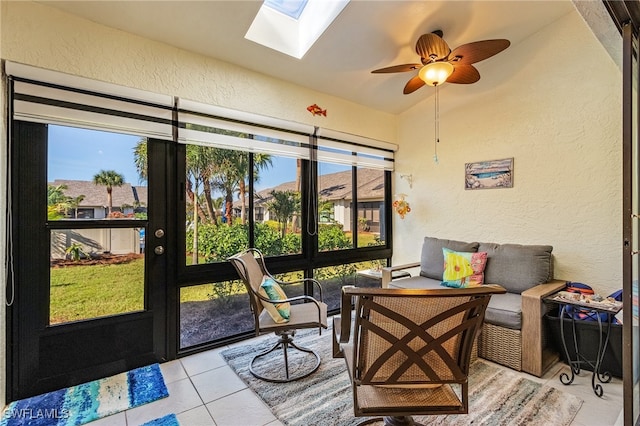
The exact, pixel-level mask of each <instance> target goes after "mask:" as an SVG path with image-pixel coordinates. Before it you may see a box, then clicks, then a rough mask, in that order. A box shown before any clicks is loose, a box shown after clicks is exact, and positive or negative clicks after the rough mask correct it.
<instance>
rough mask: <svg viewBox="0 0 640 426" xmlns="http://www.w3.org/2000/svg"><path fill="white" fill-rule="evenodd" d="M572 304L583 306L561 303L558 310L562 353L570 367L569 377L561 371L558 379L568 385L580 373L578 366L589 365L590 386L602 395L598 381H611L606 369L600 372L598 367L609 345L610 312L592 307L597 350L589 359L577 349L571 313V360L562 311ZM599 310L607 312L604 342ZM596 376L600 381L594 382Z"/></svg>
mask: <svg viewBox="0 0 640 426" xmlns="http://www.w3.org/2000/svg"><path fill="white" fill-rule="evenodd" d="M569 305H571V306H573V307H574V308H580V307H582V308H584V307H583V306H578V305H573V304H570V303H569V304H563V305H562V309H561V310H560V337H561V340H562V347H563V349H564V353H565V355H566V358H567V360H568V362H569V366H570V367H571V377H569V375H568V374H567V373H562V374H561V375H560V381H561V382H562V384H564V385H570V384H571V383H573V380H574V378H575V376H576V375H578V374H580V367H581V366H582V365H583V364H586V365H589V366H590V367H591V368H592V369H593V374H592V376H591V388H592V389H593V392H594V393H595V394H596V395H597V396H598V397H602V394H603V393H604V391H603V389H602V385H601V384H600V383H609V382H610V381H611V373H609V372H608V371H604V372H600V367H601V366H602V360H603V358H604V354H605V351H606V350H607V346H608V345H609V334H610V333H611V321H612V313H611V312H608V311H601V310H598V309H593V310H594V311H596V317H597V319H598V331H599V333H598V351H597V354H596V359H595V361H594V360H589V359H587V358H586V357H585V356H584V355H582V354H581V353H580V351H579V345H578V333H576V319H575V315H574V314H573V313H572V315H571V327H572V331H573V345H574V348H575V353H576V358H575V360H572V359H571V358H570V357H569V350H568V349H567V339H566V337H565V332H564V313H565V310H566V308H567V306H569ZM600 312H603V313H606V314H607V329H606V332H605V333H604V342H603V327H602V319H601V318H600ZM596 378H597V379H598V381H600V383H596Z"/></svg>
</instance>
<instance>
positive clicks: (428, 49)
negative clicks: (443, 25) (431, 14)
mask: <svg viewBox="0 0 640 426" xmlns="http://www.w3.org/2000/svg"><path fill="white" fill-rule="evenodd" d="M416 53H417V54H418V55H420V57H421V58H422V59H423V61H422V62H423V63H426V62H429V61H426V62H425V59H429V58H430V57H432V56H433V59H434V60H438V59H444V58H446V57H447V55H448V54H449V53H451V49H450V48H449V45H448V44H447V42H446V41H444V40H443V39H442V38H441V37H438V35H437V34H434V33H429V34H422V35H421V36H420V38H419V39H418V41H417V42H416Z"/></svg>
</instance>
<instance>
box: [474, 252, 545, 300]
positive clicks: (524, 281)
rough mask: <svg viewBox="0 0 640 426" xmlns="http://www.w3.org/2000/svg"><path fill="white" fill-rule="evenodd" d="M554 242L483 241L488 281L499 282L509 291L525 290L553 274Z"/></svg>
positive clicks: (485, 274) (520, 291)
mask: <svg viewBox="0 0 640 426" xmlns="http://www.w3.org/2000/svg"><path fill="white" fill-rule="evenodd" d="M552 250H553V247H552V246H538V245H520V244H495V243H480V247H479V248H478V251H486V252H487V266H486V268H485V270H484V282H485V283H486V284H499V285H501V286H503V287H504V288H505V289H506V290H507V291H508V292H509V293H517V294H520V293H522V292H523V291H525V290H527V289H529V288H531V287H533V286H536V285H538V284H542V283H546V282H547V281H549V280H551V279H552V278H553V257H552V256H551V251H552Z"/></svg>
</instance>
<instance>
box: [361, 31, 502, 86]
mask: <svg viewBox="0 0 640 426" xmlns="http://www.w3.org/2000/svg"><path fill="white" fill-rule="evenodd" d="M442 34H443V33H442V31H441V30H436V31H434V32H432V33H428V34H423V35H421V36H420V38H419V39H418V41H417V42H416V53H417V54H418V55H420V59H421V62H422V63H421V64H403V65H394V66H391V67H386V68H380V69H377V70H375V71H371V72H372V73H374V74H378V73H395V72H407V71H413V70H419V71H418V75H417V76H415V77H413V78H412V79H411V80H409V81H408V82H407V84H406V85H405V86H404V94H405V95H408V94H409V93H413V92H415V91H416V90H418V89H419V88H421V87H422V86H424V85H425V84H428V85H430V86H438V85H440V84H442V83H444V82H447V83H458V84H471V83H475V82H476V81H478V80H480V73H479V72H478V70H477V69H476V68H475V67H474V66H473V65H472V64H474V63H476V62H480V61H482V60H484V59H487V58H490V57H491V56H493V55H496V54H498V53H500V52H502V51H503V50H504V49H506V48H507V47H509V45H510V44H511V42H509V40H505V39H495V40H482V41H476V42H473V43H467V44H463V45H462V46H459V47H457V48H456V49H454V50H453V51H452V50H451V49H450V48H449V45H448V44H447V42H446V41H444V40H443V39H442Z"/></svg>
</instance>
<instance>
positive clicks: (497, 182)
mask: <svg viewBox="0 0 640 426" xmlns="http://www.w3.org/2000/svg"><path fill="white" fill-rule="evenodd" d="M491 188H513V157H512V158H503V159H501V160H490V161H478V162H476V163H466V164H465V165H464V189H491Z"/></svg>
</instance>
